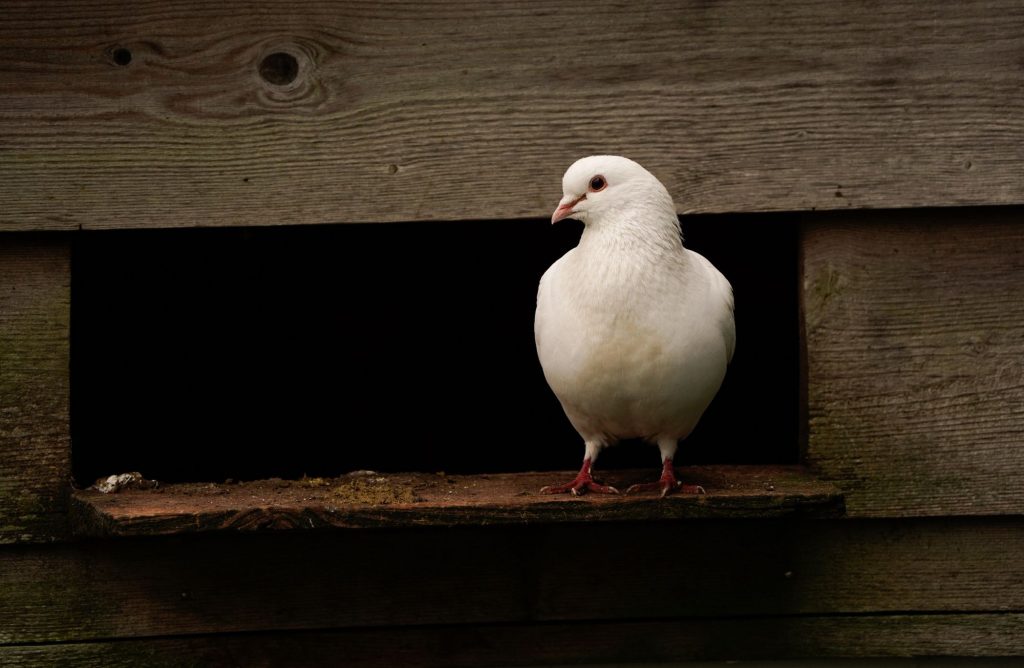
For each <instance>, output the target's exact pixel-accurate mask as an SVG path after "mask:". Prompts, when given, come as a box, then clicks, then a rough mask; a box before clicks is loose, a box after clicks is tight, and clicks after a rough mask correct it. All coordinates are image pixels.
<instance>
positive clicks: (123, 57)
mask: <svg viewBox="0 0 1024 668" xmlns="http://www.w3.org/2000/svg"><path fill="white" fill-rule="evenodd" d="M112 55H113V56H114V62H115V63H117V64H118V65H121V66H122V67H124V66H125V65H127V64H128V63H130V62H132V52H131V51H129V50H128V49H125V48H123V47H122V48H118V49H114V53H113V54H112Z"/></svg>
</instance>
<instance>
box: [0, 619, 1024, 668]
mask: <svg viewBox="0 0 1024 668" xmlns="http://www.w3.org/2000/svg"><path fill="white" fill-rule="evenodd" d="M1020 654H1024V614H1020V613H1008V614H978V615H965V614H959V615H957V614H952V615H880V616H868V617H817V616H812V617H806V618H798V619H766V618H753V619H737V620H722V619H715V620H679V621H655V622H604V623H585V624H544V625H529V626H524V625H486V626H479V625H465V626H443V627H428V628H412V629H353V630H346V631H316V632H310V633H304V632H297V633H274V634H245V635H234V636H201V637H190V638H163V639H151V640H134V641H118V642H98V643H71V644H61V645H36V646H31V647H25V646H22V647H0V663H3V665H4V666H8V667H9V668H22V667H28V666H53V665H74V666H78V667H80V668H90V667H93V666H95V667H96V668H119V667H122V666H123V667H125V668H129V667H130V668H134V667H135V666H139V665H145V666H181V665H202V666H240V665H241V666H254V667H258V666H285V665H286V666H323V665H333V664H336V663H337V661H338V657H344V658H345V665H346V666H398V665H400V666H409V667H415V666H438V665H444V666H452V667H456V666H467V667H472V668H476V667H477V666H505V667H508V666H556V665H565V666H568V665H573V666H581V665H582V666H584V668H585V667H586V666H598V665H602V666H604V665H609V664H614V665H616V666H622V667H623V668H629V666H632V665H637V666H638V665H639V664H641V663H642V664H643V665H650V663H649V662H658V663H659V664H660V665H666V666H667V665H672V666H678V665H680V664H679V663H678V662H680V661H693V660H701V661H714V660H743V662H744V663H743V665H744V666H747V667H748V668H812V666H826V667H827V666H831V665H833V664H832V663H831V662H827V661H826V662H822V659H823V657H833V658H835V657H851V658H853V657H867V658H872V659H877V658H878V657H912V656H913V657H942V656H955V657H960V658H959V660H958V661H957V662H956V664H955V665H956V666H967V667H970V666H977V667H978V668H981V667H984V668H1010V666H1016V665H1019V663H1016V662H1015V661H1019V659H1016V660H1013V661H1011V660H1009V659H1006V660H998V659H996V660H987V661H981V660H978V661H971V660H970V659H965V658H963V657H1012V656H1018V655H1020ZM793 657H796V658H798V659H800V658H802V659H810V658H813V659H814V661H813V662H812V663H804V662H802V661H801V662H799V663H788V662H786V663H778V662H775V661H772V662H770V663H761V662H759V661H758V660H765V659H779V658H793ZM750 661H754V663H748V662H750ZM920 661H921V659H918V661H915V662H914V664H913V665H915V666H916V665H921V664H920V663H919V662H920ZM686 665H690V664H686ZM713 665H714V666H715V668H725V666H724V665H722V664H719V663H717V662H716V663H715V664H713ZM729 665H731V663H730V664H729ZM835 665H837V666H846V667H848V666H849V663H848V662H843V663H837V664H835ZM856 665H857V666H859V667H863V668H907V665H908V664H907V663H906V662H895V661H884V660H877V661H869V662H857V664H856ZM924 665H927V666H934V665H936V664H933V663H932V662H926V663H924ZM938 665H940V666H951V665H952V664H948V663H945V662H943V663H940V664H938ZM692 668H712V666H711V665H709V664H701V665H699V666H692Z"/></svg>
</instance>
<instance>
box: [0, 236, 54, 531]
mask: <svg viewBox="0 0 1024 668" xmlns="http://www.w3.org/2000/svg"><path fill="white" fill-rule="evenodd" d="M70 271H71V268H70V247H69V243H68V241H67V239H66V238H65V237H64V236H60V237H52V236H47V237H41V236H25V235H9V234H8V235H0V543H10V542H22V541H46V540H52V539H54V538H59V537H61V536H64V535H66V528H67V507H68V495H69V493H70V491H71V485H70V475H71V450H70V448H71V439H70V434H69V424H68V422H69V417H68V415H69V414H68V401H69V383H68V360H69V342H68V332H69V321H70V292H71V275H70Z"/></svg>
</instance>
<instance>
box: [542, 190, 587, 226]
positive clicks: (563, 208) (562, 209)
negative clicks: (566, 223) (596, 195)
mask: <svg viewBox="0 0 1024 668" xmlns="http://www.w3.org/2000/svg"><path fill="white" fill-rule="evenodd" d="M584 197H586V195H580V196H579V197H577V198H576V199H571V200H568V201H566V198H564V197H563V198H562V201H561V202H559V203H558V208H557V209H555V212H554V213H553V214H551V224H552V225H554V224H555V223H557V222H558V221H560V220H562V219H563V218H568V217H569V216H571V215H572V208H573V207H574V206H576V205H577V204H579V203H580V200H582V199H583V198H584Z"/></svg>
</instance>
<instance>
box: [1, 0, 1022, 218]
mask: <svg viewBox="0 0 1024 668" xmlns="http://www.w3.org/2000/svg"><path fill="white" fill-rule="evenodd" d="M1022 26H1024V6H1022V5H1021V3H1020V2H1018V1H1016V0H972V1H967V2H958V3H929V4H927V5H922V4H921V3H919V2H911V1H910V0H900V1H894V2H888V3H884V4H881V5H880V4H879V3H876V2H868V1H866V0H864V1H858V2H852V3H845V4H844V5H843V8H842V11H836V9H835V7H834V6H833V5H831V4H830V3H826V2H821V1H820V0H813V1H812V0H799V1H794V2H788V3H785V5H784V6H780V5H779V4H778V3H775V2H771V1H770V0H731V1H729V2H715V3H705V2H697V1H696V0H690V1H688V2H681V3H680V2H668V1H659V2H654V3H645V4H644V5H643V7H642V9H641V8H639V7H638V6H635V5H632V4H629V3H619V2H613V1H612V0H599V1H597V2H593V3H590V4H588V5H587V10H586V11H585V12H581V11H580V10H579V8H578V7H577V6H575V5H574V4H572V3H568V2H557V3H551V2H547V1H541V0H536V1H533V2H521V3H514V4H503V3H491V4H487V5H486V6H481V5H480V4H479V3H476V2H451V3H440V4H438V3H407V2H397V1H394V2H382V3H370V4H367V3H360V2H354V1H350V2H340V3H336V2H328V1H327V0H305V1H300V2H291V1H289V2H283V1H280V0H279V1H275V2H267V3H261V4H260V11H259V12H253V11H252V6H251V3H249V2H245V1H243V0H226V1H225V2H218V3H214V4H211V3H207V2H202V1H201V0H180V1H178V2H174V3H171V4H168V3H165V2H152V1H148V2H126V1H125V0H119V1H117V2H99V1H98V0H89V1H76V2H74V3H69V2H46V3H30V2H21V3H14V4H11V5H10V6H8V7H5V11H4V12H3V13H2V15H0V44H2V45H3V46H2V48H0V91H2V93H0V122H2V123H3V128H4V132H3V133H2V136H0V153H2V155H3V156H4V159H3V160H2V161H0V203H2V206H0V229H25V228H33V229H44V228H45V229H74V228H78V227H86V228H118V227H150V226H161V227H176V226H206V225H278V224H307V223H325V222H349V221H397V220H437V219H440V220H451V219H470V220H478V219H489V218H506V219H507V218H518V217H538V216H547V215H549V214H550V212H551V211H552V210H553V208H554V205H555V203H556V202H557V201H558V199H559V198H560V195H561V188H560V179H561V174H562V172H563V170H564V169H565V168H566V166H568V164H569V163H571V162H572V161H573V160H574V159H575V158H577V157H580V156H582V155H587V154H592V153H620V154H628V155H630V156H631V157H634V158H636V159H638V160H640V161H641V162H642V163H644V164H646V165H647V166H649V167H650V168H651V169H652V170H653V171H654V172H655V173H656V174H658V175H659V176H660V177H661V178H662V179H663V180H664V181H665V182H666V183H667V184H668V186H669V188H670V189H671V191H672V192H673V194H674V195H675V197H676V200H677V204H678V206H679V208H680V209H681V210H684V211H701V212H721V211H766V210H808V209H835V208H846V207H910V206H922V205H933V206H935V205H964V204H995V203H1002V204H1007V203H1020V202H1024V181H1022V180H1021V179H1020V178H1018V174H1019V173H1020V168H1021V165H1022V164H1024V143H1022V142H1021V141H1020V137H1021V136H1022V135H1024V94H1022V89H1021V86H1020V53H1021V50H1022V49H1024V30H1022ZM275 54H283V55H275ZM268 56H273V57H271V58H270V59H269V60H267V57H268ZM291 77H294V78H291Z"/></svg>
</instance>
